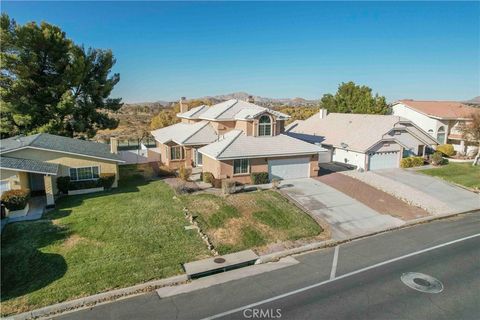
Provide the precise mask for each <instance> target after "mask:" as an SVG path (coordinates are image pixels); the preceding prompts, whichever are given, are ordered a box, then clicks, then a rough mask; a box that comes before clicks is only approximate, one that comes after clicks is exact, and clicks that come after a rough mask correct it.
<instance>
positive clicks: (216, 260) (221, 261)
mask: <svg viewBox="0 0 480 320" xmlns="http://www.w3.org/2000/svg"><path fill="white" fill-rule="evenodd" d="M213 262H215V263H224V262H225V259H223V258H215V259H213Z"/></svg>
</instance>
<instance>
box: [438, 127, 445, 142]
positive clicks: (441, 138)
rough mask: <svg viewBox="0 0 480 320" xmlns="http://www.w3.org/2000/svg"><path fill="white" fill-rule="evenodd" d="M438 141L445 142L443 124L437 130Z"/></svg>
mask: <svg viewBox="0 0 480 320" xmlns="http://www.w3.org/2000/svg"><path fill="white" fill-rule="evenodd" d="M437 141H438V143H445V127H444V126H441V127H440V128H438V130H437Z"/></svg>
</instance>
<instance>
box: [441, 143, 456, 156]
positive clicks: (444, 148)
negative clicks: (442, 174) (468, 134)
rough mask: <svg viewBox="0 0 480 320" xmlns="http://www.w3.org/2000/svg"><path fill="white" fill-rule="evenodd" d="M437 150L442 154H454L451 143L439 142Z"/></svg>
mask: <svg viewBox="0 0 480 320" xmlns="http://www.w3.org/2000/svg"><path fill="white" fill-rule="evenodd" d="M437 151H438V152H441V153H442V154H443V155H444V156H447V157H451V156H453V155H454V154H455V150H454V149H453V145H451V144H441V145H439V146H438V147H437Z"/></svg>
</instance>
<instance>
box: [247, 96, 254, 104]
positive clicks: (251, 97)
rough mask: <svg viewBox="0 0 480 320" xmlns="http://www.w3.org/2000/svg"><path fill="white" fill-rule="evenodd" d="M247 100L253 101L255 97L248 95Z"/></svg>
mask: <svg viewBox="0 0 480 320" xmlns="http://www.w3.org/2000/svg"><path fill="white" fill-rule="evenodd" d="M247 102H250V103H255V98H254V97H253V96H248V98H247Z"/></svg>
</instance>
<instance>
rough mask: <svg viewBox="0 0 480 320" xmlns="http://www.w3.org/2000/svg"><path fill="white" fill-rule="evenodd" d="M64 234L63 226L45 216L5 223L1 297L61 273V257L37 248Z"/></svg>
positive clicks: (33, 287) (14, 294) (34, 287)
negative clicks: (33, 219)
mask: <svg viewBox="0 0 480 320" xmlns="http://www.w3.org/2000/svg"><path fill="white" fill-rule="evenodd" d="M68 236H69V232H68V231H67V230H66V229H65V228H63V227H60V226H57V225H54V224H53V223H52V222H51V221H48V220H47V221H45V220H40V221H36V222H21V223H13V224H11V225H8V226H7V228H6V229H5V231H4V233H3V234H2V252H1V260H2V267H1V270H2V276H1V278H2V286H1V301H2V302H4V301H7V300H10V299H13V298H17V297H20V296H23V295H25V294H28V293H31V292H34V291H37V290H39V289H41V288H44V287H45V286H47V285H49V284H50V283H52V282H54V281H55V280H57V279H60V278H61V277H63V275H64V274H65V272H66V271H67V264H66V262H65V259H64V258H63V257H62V256H61V255H59V254H53V253H44V252H42V251H40V249H41V248H43V247H46V246H48V245H50V244H52V243H55V242H57V241H63V240H64V239H66V238H67V237H68Z"/></svg>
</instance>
